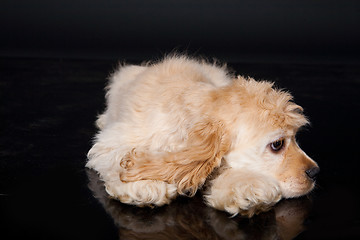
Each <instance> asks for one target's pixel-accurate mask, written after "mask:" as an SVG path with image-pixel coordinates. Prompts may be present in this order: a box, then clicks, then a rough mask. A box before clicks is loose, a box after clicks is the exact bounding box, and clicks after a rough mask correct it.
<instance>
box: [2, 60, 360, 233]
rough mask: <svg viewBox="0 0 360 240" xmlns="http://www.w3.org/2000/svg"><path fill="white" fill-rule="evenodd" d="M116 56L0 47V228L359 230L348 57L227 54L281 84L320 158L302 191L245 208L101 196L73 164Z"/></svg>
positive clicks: (357, 91) (353, 88)
mask: <svg viewBox="0 0 360 240" xmlns="http://www.w3.org/2000/svg"><path fill="white" fill-rule="evenodd" d="M116 65H117V62H116V61H105V60H104V61H80V60H79V61H75V60H58V59H53V60H51V59H0V122H1V124H0V219H1V224H0V229H1V232H0V236H1V237H0V238H1V239H15V238H19V237H36V238H38V239H54V238H55V239H294V238H296V239H360V200H359V193H360V191H359V175H360V174H359V161H360V158H359V155H360V147H359V141H358V138H359V134H360V131H359V130H360V129H359V128H360V127H359V126H360V124H359V110H360V102H359V96H360V65H351V64H285V63H282V64H276V63H273V64H268V63H230V64H229V66H230V67H232V68H233V69H234V70H236V72H237V73H239V74H242V75H249V76H252V77H255V78H257V79H267V80H271V81H275V82H276V84H277V86H279V87H281V88H286V89H288V90H289V91H290V92H292V93H293V95H294V96H295V101H296V102H297V103H299V104H300V105H302V106H303V107H304V109H305V113H306V115H308V116H309V118H310V120H311V122H312V125H311V126H309V127H308V128H307V129H305V130H303V131H302V132H301V133H300V134H299V136H298V140H299V142H300V144H301V146H302V148H303V149H304V150H305V151H306V152H307V153H308V155H310V156H311V157H312V158H314V159H315V160H316V161H317V162H318V163H319V165H320V167H321V173H320V176H319V179H318V187H317V189H316V190H315V191H314V192H313V193H312V194H311V195H310V196H308V197H304V198H300V199H293V200H284V201H281V202H280V203H279V204H277V205H276V206H275V207H274V208H273V209H272V210H270V211H269V212H266V213H263V214H260V215H258V216H255V217H253V218H251V219H247V218H242V217H240V216H237V217H234V218H230V216H229V215H227V214H226V213H224V212H220V211H216V210H214V209H211V208H208V207H206V206H205V205H204V204H203V203H202V200H201V195H196V197H195V198H191V199H189V198H179V199H178V200H176V201H175V202H173V203H172V204H171V205H169V206H166V207H162V208H154V209H149V208H136V207H131V206H127V205H123V204H121V203H119V202H116V201H113V200H110V199H109V198H108V197H107V196H106V194H105V193H104V189H103V187H102V184H101V182H99V179H98V177H97V175H96V174H95V173H94V172H93V171H89V170H86V169H85V168H84V165H85V162H86V153H87V151H88V149H89V148H90V145H91V139H92V137H93V135H94V133H95V131H96V129H95V127H94V124H93V123H94V121H95V117H96V115H97V114H98V113H100V112H101V111H102V109H103V107H104V100H103V97H104V91H103V88H104V86H105V84H106V77H107V75H108V74H109V72H111V71H112V70H113V69H114V68H115V67H116ZM4 237H5V238H4Z"/></svg>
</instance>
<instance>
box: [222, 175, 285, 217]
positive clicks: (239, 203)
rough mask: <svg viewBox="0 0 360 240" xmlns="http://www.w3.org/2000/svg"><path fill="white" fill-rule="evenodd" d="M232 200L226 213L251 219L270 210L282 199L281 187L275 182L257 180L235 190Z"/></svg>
mask: <svg viewBox="0 0 360 240" xmlns="http://www.w3.org/2000/svg"><path fill="white" fill-rule="evenodd" d="M232 199H233V200H232V201H230V204H229V205H227V206H226V208H225V210H226V211H228V212H230V213H233V214H237V213H240V214H242V215H248V216H249V217H251V216H253V215H254V214H258V213H260V212H264V211H267V210H269V209H270V208H271V207H272V206H273V205H275V203H277V202H278V201H279V200H280V199H281V191H280V186H279V185H278V184H277V183H276V182H275V181H269V180H267V181H265V179H257V180H255V181H253V182H251V183H248V184H245V185H241V186H237V187H236V188H234V189H233V194H232Z"/></svg>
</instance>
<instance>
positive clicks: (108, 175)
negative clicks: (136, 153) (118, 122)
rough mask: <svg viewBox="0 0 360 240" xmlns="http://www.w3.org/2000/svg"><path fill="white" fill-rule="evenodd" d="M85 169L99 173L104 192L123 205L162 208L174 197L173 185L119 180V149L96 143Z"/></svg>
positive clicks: (175, 191)
mask: <svg viewBox="0 0 360 240" xmlns="http://www.w3.org/2000/svg"><path fill="white" fill-rule="evenodd" d="M88 156H89V159H90V160H89V162H88V163H87V165H86V166H87V167H89V168H93V169H95V170H96V171H98V172H99V173H100V177H101V179H102V180H103V181H104V182H105V188H106V192H107V193H108V194H109V195H110V196H111V197H112V198H114V199H118V200H120V201H121V202H123V203H127V204H133V205H138V206H151V205H156V206H162V205H164V204H168V203H170V201H171V200H172V199H173V198H174V197H176V195H177V188H176V186H175V185H174V184H168V183H165V182H163V181H156V180H144V181H135V182H129V183H125V182H122V181H121V180H120V174H121V172H123V171H124V169H123V168H122V167H121V166H120V164H119V161H120V160H119V159H122V156H123V152H122V151H119V149H115V150H114V149H111V148H106V147H102V145H101V143H96V144H95V145H94V146H93V148H92V149H91V150H90V152H89V154H88Z"/></svg>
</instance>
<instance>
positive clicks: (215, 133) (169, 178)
mask: <svg viewBox="0 0 360 240" xmlns="http://www.w3.org/2000/svg"><path fill="white" fill-rule="evenodd" d="M229 147H230V140H229V136H228V134H227V133H226V131H225V128H224V126H223V124H222V123H220V122H210V121H207V122H202V123H198V124H196V126H195V127H194V128H193V129H192V130H191V132H190V134H189V138H188V140H187V147H186V148H185V149H183V150H182V151H179V152H167V153H162V154H157V155H156V154H147V153H144V152H136V151H135V150H133V151H131V152H129V153H128V154H127V155H126V156H125V157H124V159H123V160H124V162H123V161H122V162H123V163H121V164H122V166H123V167H125V168H126V171H125V172H123V173H122V174H121V175H120V179H121V180H122V181H124V182H132V181H139V180H160V181H165V182H168V183H175V184H177V186H178V192H179V193H180V194H189V195H191V196H192V195H194V194H195V193H196V191H197V189H198V188H199V187H201V185H202V184H203V183H204V182H205V180H206V178H207V177H208V176H209V175H210V173H211V172H212V171H213V170H214V168H216V167H218V166H220V163H221V159H222V157H223V156H224V154H225V153H226V152H227V151H228V150H229Z"/></svg>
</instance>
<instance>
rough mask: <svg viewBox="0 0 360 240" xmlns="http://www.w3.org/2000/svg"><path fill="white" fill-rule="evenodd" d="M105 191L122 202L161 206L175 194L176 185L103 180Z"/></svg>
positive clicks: (149, 181)
mask: <svg viewBox="0 0 360 240" xmlns="http://www.w3.org/2000/svg"><path fill="white" fill-rule="evenodd" d="M105 188H106V192H107V193H108V194H109V195H110V196H111V197H112V198H114V199H118V200H120V201H121V202H122V203H127V204H132V205H137V206H141V207H142V206H153V205H155V206H163V205H165V204H169V203H170V202H171V200H172V199H174V198H175V197H176V196H177V191H176V186H175V185H174V184H167V183H165V182H162V181H153V180H143V181H136V182H129V183H124V182H122V181H120V180H118V181H116V182H111V181H105Z"/></svg>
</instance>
